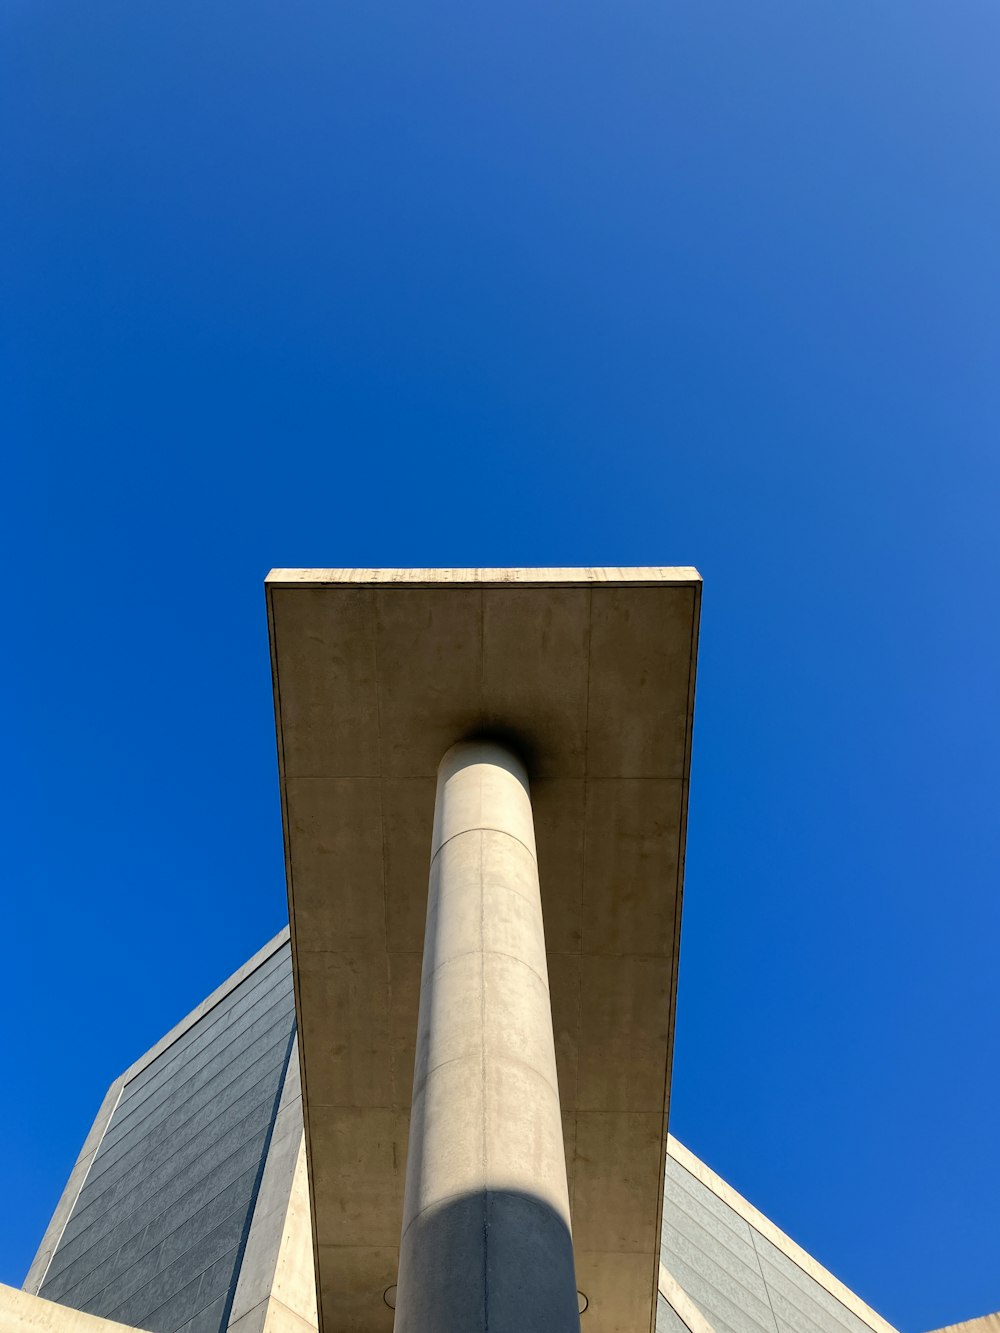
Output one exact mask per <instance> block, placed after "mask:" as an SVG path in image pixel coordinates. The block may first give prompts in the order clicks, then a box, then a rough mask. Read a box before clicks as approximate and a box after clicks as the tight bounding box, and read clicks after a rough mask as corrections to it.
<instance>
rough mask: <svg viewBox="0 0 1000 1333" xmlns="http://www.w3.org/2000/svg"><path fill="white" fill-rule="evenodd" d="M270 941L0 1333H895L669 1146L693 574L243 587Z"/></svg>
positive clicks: (514, 573)
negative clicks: (276, 920) (265, 700)
mask: <svg viewBox="0 0 1000 1333" xmlns="http://www.w3.org/2000/svg"><path fill="white" fill-rule="evenodd" d="M267 602H268V619H269V625H270V632H271V654H272V666H273V675H274V692H275V712H276V721H277V739H278V758H279V770H280V783H281V800H282V814H283V826H284V835H285V850H286V869H287V879H288V902H289V920H290V929H289V930H288V931H287V932H285V933H283V934H282V935H280V936H279V937H278V938H277V939H275V940H273V941H271V943H270V944H269V945H267V946H266V947H265V948H264V949H263V950H262V951H261V952H260V953H259V954H258V955H256V956H255V958H253V959H251V960H250V962H249V963H247V964H246V966H245V967H244V968H242V969H241V970H240V971H239V972H238V973H237V974H236V975H235V976H234V977H232V978H230V979H229V981H228V982H226V983H225V984H224V985H223V986H222V987H220V988H219V990H218V991H216V992H215V993H214V994H213V995H211V996H210V997H209V998H208V999H207V1000H206V1001H205V1002H204V1003H203V1004H202V1005H201V1006H199V1008H198V1009H197V1010H195V1011H194V1013H192V1014H191V1015H189V1016H188V1018H187V1019H185V1020H184V1021H183V1022H182V1023H180V1024H179V1025H178V1026H177V1027H176V1028H175V1029H174V1030H173V1031H172V1032H171V1033H169V1034H168V1035H167V1036H166V1037H164V1038H163V1039H162V1040H161V1041H160V1042H158V1043H157V1045H156V1046H154V1047H153V1048H152V1050H151V1051H150V1052H148V1054H147V1055H145V1056H143V1057H142V1058H141V1059H140V1060H138V1061H137V1062H136V1064H134V1065H133V1066H132V1067H131V1068H130V1069H129V1070H127V1071H126V1073H125V1074H123V1075H122V1076H121V1077H120V1078H119V1079H117V1080H116V1081H115V1083H113V1084H112V1086H111V1088H110V1089H109V1091H108V1094H107V1097H106V1098H105V1101H104V1103H103V1105H102V1107H101V1109H100V1111H99V1113H98V1117H97V1119H96V1121H95V1123H94V1126H93V1128H92V1129H91V1131H90V1134H89V1135H88V1137H87V1139H86V1141H85V1143H84V1146H83V1149H82V1150H81V1153H80V1157H79V1159H78V1161H77V1164H76V1166H75V1167H74V1169H73V1172H72V1174H71V1176H70V1179H69V1182H68V1184H67V1186H66V1190H65V1192H64V1195H63V1198H62V1199H61V1201H60V1203H59V1206H58V1208H57V1210H56V1213H55V1214H54V1216H53V1218H52V1222H51V1224H50V1226H49V1228H48V1231H47V1233H46V1235H45V1237H44V1238H43V1240H42V1244H41V1246H40V1248H39V1251H38V1255H37V1257H36V1259H35V1262H34V1263H33V1265H32V1268H31V1271H30V1273H29V1274H28V1278H27V1280H26V1282H25V1287H24V1291H23V1292H20V1293H18V1292H13V1291H11V1290H10V1289H3V1290H2V1291H0V1333H3V1331H4V1330H5V1329H7V1328H10V1329H25V1330H26V1329H29V1328H31V1329H37V1330H42V1329H52V1330H53V1331H55V1330H65V1331H66V1333H101V1330H104V1331H105V1333H113V1330H114V1329H115V1328H119V1327H123V1326H124V1327H128V1328H140V1329H147V1330H150V1333H225V1331H226V1330H229V1329H234V1330H235V1329H238V1330H240V1331H241V1333H314V1331H315V1330H322V1333H376V1331H384V1333H389V1330H395V1333H451V1331H454V1333H476V1331H480V1330H481V1331H482V1333H486V1330H487V1329H488V1330H490V1333H508V1331H509V1333H536V1331H537V1333H541V1331H542V1330H545V1333H559V1331H560V1330H567V1331H574V1333H575V1330H578V1329H580V1328H582V1329H583V1330H584V1333H650V1331H651V1330H652V1329H654V1328H655V1329H657V1330H660V1331H661V1333H667V1331H669V1333H682V1331H683V1330H687V1333H713V1331H714V1333H863V1331H864V1330H865V1329H869V1330H873V1331H874V1333H892V1331H891V1328H890V1326H889V1325H888V1324H887V1323H886V1322H885V1321H884V1320H882V1319H880V1317H879V1316H878V1315H876V1314H875V1313H874V1312H873V1311H872V1310H870V1309H869V1308H868V1307H867V1306H866V1305H864V1303H863V1302H862V1301H860V1300H859V1299H858V1298H857V1297H856V1296H854V1295H853V1294H852V1293H851V1292H850V1291H849V1290H848V1289H847V1288H846V1287H844V1286H843V1285H842V1284H840V1283H839V1282H838V1281H837V1280H836V1279H834V1278H833V1277H832V1276H831V1275H830V1274H829V1273H827V1272H826V1270H825V1269H823V1268H822V1267H821V1266H820V1265H819V1264H817V1263H816V1262H815V1261H814V1260H813V1259H811V1258H810V1257H809V1256H808V1255H806V1254H804V1253H803V1252H802V1251H801V1250H800V1249H799V1248H798V1247H797V1246H795V1245H794V1243H793V1242H792V1241H790V1240H789V1239H788V1238H787V1236H785V1235H784V1234H783V1233H782V1232H781V1231H779V1230H778V1229H777V1228H776V1227H775V1226H773V1224H772V1223H770V1222H769V1221H767V1219H766V1218H764V1217H762V1216H761V1215H760V1214H759V1213H757V1212H756V1211H755V1210H754V1209H753V1208H752V1207H751V1206H750V1205H749V1204H748V1203H747V1202H746V1201H745V1200H743V1199H741V1198H740V1197H739V1196H738V1195H737V1194H736V1193H735V1192H734V1191H732V1190H731V1189H729V1187H728V1186H727V1185H725V1183H724V1182H723V1181H721V1180H720V1179H719V1178H718V1177H717V1176H715V1175H714V1174H713V1173H712V1172H711V1171H710V1170H709V1169H708V1168H707V1167H706V1166H705V1165H704V1164H703V1163H701V1162H699V1161H698V1160H697V1159H696V1158H694V1157H693V1156H692V1155H691V1154H690V1153H689V1152H687V1151H686V1150H685V1149H684V1148H683V1147H682V1146H681V1145H680V1144H678V1143H676V1141H674V1140H673V1139H672V1138H671V1137H670V1136H669V1134H668V1131H667V1119H668V1111H669V1093H670V1067H671V1052H672V1046H673V1031H674V1007H675V998H676V984H677V954H678V941H679V931H680V909H681V891H682V880H683V865H684V831H685V822H686V811H687V797H688V774H689V766H690V753H691V734H692V716H693V702H694V669H695V657H696V648H697V635H698V612H699V605H700V579H699V577H698V575H697V572H696V571H695V570H692V569H660V568H658V569H642V570H621V569H586V570H565V569H552V570H531V571H527V570H389V571H385V570H292V571H288V570H285V571H275V572H273V573H272V574H271V575H270V576H269V578H268V580H267Z"/></svg>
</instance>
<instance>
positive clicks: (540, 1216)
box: [395, 1190, 580, 1333]
mask: <svg viewBox="0 0 1000 1333" xmlns="http://www.w3.org/2000/svg"><path fill="white" fill-rule="evenodd" d="M405 1245H406V1261H407V1263H409V1264H410V1265H411V1266H412V1269H413V1271H414V1272H415V1273H418V1274H419V1280H417V1281H410V1282H409V1283H407V1286H406V1292H405V1296H404V1292H403V1283H402V1282H400V1286H399V1289H398V1291H397V1305H396V1320H395V1331H396V1333H426V1330H429V1329H436V1330H438V1331H439V1333H481V1331H484V1330H487V1329H488V1330H489V1333H521V1331H522V1330H525V1329H539V1330H541V1329H550V1330H551V1331H552V1333H572V1331H573V1330H577V1329H579V1328H580V1317H579V1314H578V1312H577V1296H576V1289H575V1287H574V1286H572V1284H570V1285H568V1286H567V1284H566V1282H565V1281H564V1280H563V1275H564V1274H565V1273H566V1272H567V1271H568V1272H570V1273H572V1271H573V1241H572V1238H571V1236H570V1233H569V1228H568V1227H567V1225H566V1222H565V1220H564V1219H563V1218H562V1217H561V1216H560V1214H559V1213H558V1212H556V1210H555V1209H554V1208H552V1206H551V1205H550V1204H548V1203H547V1202H546V1201H545V1200H544V1199H540V1198H538V1197H537V1196H536V1195H532V1194H529V1193H526V1192H521V1191H519V1190H488V1191H476V1192H475V1193H472V1194H469V1195H463V1196H460V1197H458V1198H455V1199H450V1200H448V1201H447V1202H445V1203H441V1204H438V1205H436V1206H433V1207H431V1208H428V1209H425V1210H424V1212H422V1213H421V1214H420V1215H419V1217H417V1218H416V1219H414V1221H413V1222H412V1223H411V1224H410V1226H409V1228H408V1230H407V1233H406V1242H405ZM400 1277H401V1278H402V1277H403V1273H402V1272H401V1273H400Z"/></svg>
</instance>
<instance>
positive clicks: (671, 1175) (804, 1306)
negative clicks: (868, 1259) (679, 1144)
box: [656, 1157, 871, 1333]
mask: <svg viewBox="0 0 1000 1333" xmlns="http://www.w3.org/2000/svg"><path fill="white" fill-rule="evenodd" d="M660 1259H661V1262H662V1264H663V1267H664V1268H665V1269H666V1270H667V1271H668V1272H669V1273H670V1274H671V1275H672V1276H673V1277H674V1278H675V1279H676V1280H677V1282H678V1283H679V1284H680V1285H681V1287H683V1289H684V1291H685V1292H686V1293H687V1295H688V1296H689V1297H690V1298H691V1300H692V1301H693V1302H694V1304H695V1305H696V1306H697V1307H698V1309H699V1310H700V1311H701V1313H702V1314H703V1315H704V1316H705V1318H706V1319H707V1320H708V1322H709V1324H710V1325H711V1326H712V1328H713V1329H714V1330H715V1333H871V1326H870V1325H869V1324H866V1323H865V1322H864V1321H863V1320H862V1319H860V1318H859V1317H858V1316H857V1315H856V1314H854V1312H853V1311H851V1310H848V1309H847V1307H846V1306H845V1305H843V1304H842V1303H841V1302H840V1301H839V1300H838V1299H837V1298H836V1296H834V1295H832V1294H831V1292H829V1291H828V1290H827V1289H826V1288H825V1287H824V1286H822V1285H821V1284H820V1283H819V1282H817V1281H816V1279H815V1278H814V1277H812V1276H811V1275H810V1274H809V1273H807V1272H805V1271H804V1270H803V1269H802V1268H801V1267H800V1266H799V1265H798V1264H797V1263H796V1262H795V1260H794V1259H791V1258H789V1256H788V1255H787V1254H784V1253H783V1252H782V1251H781V1250H779V1249H778V1248H777V1247H776V1246H775V1245H773V1244H772V1242H771V1241H769V1240H768V1239H767V1238H766V1237H765V1236H763V1235H761V1233H760V1232H759V1231H758V1230H757V1229H756V1228H755V1227H753V1226H751V1225H750V1223H749V1222H747V1221H746V1220H745V1219H744V1218H742V1217H740V1216H739V1215H738V1214H737V1213H736V1212H734V1210H733V1209H732V1208H731V1207H730V1206H729V1205H728V1204H727V1203H726V1202H725V1201H724V1200H722V1199H720V1198H719V1197H718V1196H717V1195H716V1194H714V1193H713V1192H712V1191H711V1190H710V1189H709V1188H708V1187H707V1186H706V1185H704V1184H703V1183H702V1182H701V1181H700V1180H698V1179H697V1178H696V1177H695V1176H693V1175H692V1174H691V1172H690V1171H688V1170H686V1169H685V1167H683V1166H682V1165H681V1164H680V1162H677V1161H675V1160H674V1159H673V1158H672V1157H668V1158H667V1172H666V1181H665V1190H664V1197H663V1232H662V1240H661V1249H660ZM656 1327H657V1333H682V1330H683V1329H684V1324H683V1322H682V1321H681V1320H680V1319H679V1318H678V1316H677V1315H676V1314H675V1313H674V1311H673V1310H672V1309H671V1308H670V1306H669V1305H668V1304H667V1302H666V1301H665V1300H664V1299H663V1298H662V1297H661V1298H660V1301H659V1304H658V1307H657V1317H656Z"/></svg>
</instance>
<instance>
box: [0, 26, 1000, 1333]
mask: <svg viewBox="0 0 1000 1333" xmlns="http://www.w3.org/2000/svg"><path fill="white" fill-rule="evenodd" d="M998 43H1000V10H998V9H997V7H996V5H995V4H994V3H993V0H978V2H973V0H954V2H953V3H949V4H944V3H940V0H938V2H936V3H927V2H926V0H883V2H882V3H878V4H872V3H870V0H865V2H864V3H862V2H860V0H836V2H835V3H834V2H832V0H831V2H829V3H828V2H827V0H815V3H808V4H803V3H800V2H796V3H792V0H781V2H779V0H760V2H759V3H757V4H753V5H747V4H737V3H724V2H713V0H697V2H696V0H665V2H661V3H645V2H642V0H624V2H623V3H618V4H595V3H592V0H578V2H577V3H573V4H568V3H561V4H556V3H544V2H543V3H539V2H538V0H531V3H528V2H527V0H508V3H506V4H504V5H494V6H485V5H479V4H475V3H471V4H470V3H469V2H468V0H462V3H458V2H457V0H456V2H455V3H449V0H420V3H416V0H412V2H411V0H395V3H392V4H385V3H378V0H375V2H374V3H370V4H364V5H362V4H352V3H347V4H331V3H329V2H328V0H323V2H322V3H321V2H320V0H281V3H278V0H241V2H240V3H238V4H237V3H235V2H233V0H230V2H226V0H197V3H195V0H173V3H170V4H165V3H157V2H155V0H153V2H152V3H143V4H136V3H135V0H94V2H93V3H89V4H85V5H81V4H79V3H78V2H77V0H7V3H5V4H4V5H3V7H2V9H0V47H2V52H3V54H2V57H0V60H2V69H0V74H2V77H0V101H2V114H0V125H2V145H0V148H2V154H3V156H2V162H3V169H2V175H3V180H4V186H3V208H2V216H0V283H2V286H0V332H2V338H3V347H2V366H3V372H2V375H3V387H2V390H0V393H2V403H0V410H2V436H3V439H4V440H5V442H6V448H5V462H4V465H3V476H4V485H3V487H2V488H0V506H2V511H0V520H2V521H0V543H2V557H3V565H4V569H5V577H6V583H5V587H6V594H5V603H6V608H7V609H6V614H5V618H4V621H5V631H6V632H5V640H6V642H5V647H4V651H3V654H2V657H0V675H2V687H3V695H4V698H5V700H6V707H5V708H4V710H3V720H2V732H3V751H4V754H5V757H6V761H5V764H4V769H3V776H2V778H0V782H2V785H3V792H2V799H0V809H2V820H3V850H2V856H3V872H4V879H5V881H6V898H5V903H6V905H5V909H4V918H3V919H4V926H5V932H6V937H7V950H6V954H5V962H4V967H3V969H2V972H0V1006H2V1008H0V1012H2V1015H3V1021H2V1028H0V1041H2V1049H0V1059H2V1067H3V1068H4V1070H5V1071H6V1074H7V1078H8V1080H9V1087H10V1088H11V1090H12V1091H11V1092H10V1093H9V1094H8V1095H7V1096H6V1097H4V1098H3V1099H2V1100H0V1117H2V1122H0V1144H2V1145H3V1150H2V1154H0V1197H2V1198H4V1199H5V1200H6V1201H7V1204H6V1206H5V1207H4V1208H3V1209H2V1210H0V1280H3V1281H7V1282H11V1283H14V1284H19V1283H20V1281H21V1280H22V1278H23V1275H24V1271H25V1269H26V1268H27V1265H28V1262H29V1261H30V1257H31V1255H32V1253H33V1250H34V1247H35V1245H36V1243H37V1241H38V1239H39V1238H40V1236H41V1233H42V1230H43V1228H44V1224H45V1221H46V1219H47V1217H48V1215H49V1213H50V1212H51V1209H52V1207H53V1205H54V1203H55V1201H56V1198H57V1197H58V1194H59V1192H60V1189H61V1186H62V1183H63V1181H64V1180H65V1177H66V1174H67V1173H68V1170H69V1167H70V1165H71V1164H72V1161H73V1159H74V1157H75V1155H76V1152H77V1150H78V1147H79V1144H80V1141H81V1140H82V1137H83V1134H84V1132H85V1130H86V1128H87V1126H88V1125H89V1122H90V1120H91V1118H92V1116H93V1114H94V1112H95V1111H96V1108H97V1105H98V1103H99V1101H100V1098H101V1095H102V1093H103V1089H104V1088H105V1087H106V1085H107V1084H108V1083H109V1082H110V1080H111V1079H112V1078H113V1077H114V1076H115V1075H116V1074H117V1073H118V1072H119V1071H120V1070H121V1069H122V1068H123V1067H124V1066H125V1065H127V1064H128V1063H130V1062H131V1061H132V1060H133V1059H134V1058H135V1057H136V1056H137V1055H138V1054H139V1053H141V1052H142V1051H143V1050H144V1049H146V1047H148V1046H149V1045H150V1044H151V1042H152V1041H153V1040H154V1039H155V1038H156V1037H158V1036H159V1035H160V1034H161V1033H162V1032H163V1031H164V1030H165V1029H166V1028H167V1027H168V1026H169V1025H171V1024H172V1023H173V1022H174V1021H176V1020H177V1019H178V1018H179V1017H180V1016H181V1015H182V1014H183V1013H184V1012H186V1011H187V1010H188V1009H189V1008H191V1007H192V1006H193V1004H194V1003H196V1002H197V1001H198V1000H199V999H201V998H202V996H203V995H204V994H205V993H207V991H208V990H209V989H211V988H212V987H213V986H214V985H216V984H217V983H218V982H219V981H220V980H221V979H222V978H223V977H224V976H225V975H227V974H228V972H230V971H231V970H233V969H234V968H235V967H236V966H237V965H238V964H239V963H241V962H242V961H243V960H244V958H245V957H247V956H248V955H249V954H250V953H251V952H252V951H253V950H254V949H256V948H257V947H258V946H259V945H260V944H261V943H262V942H263V941H264V940H266V939H267V938H268V937H269V936H270V935H272V934H273V933H275V932H276V931H277V930H278V929H279V928H280V926H281V925H282V924H283V919H284V912H285V906H284V886H283V873H282V858H281V837H280V824H279V809H278V793H277V777H276V765H275V754H274V743H273V723H272V711H271V698H270V688H269V664H268V656H267V641H266V628H265V618H264V601H263V593H262V586H261V585H262V580H263V577H264V574H265V573H266V571H267V569H268V568H269V567H271V566H282V565H285V566H288V565H323V566H336V565H396V564H399V565H438V564H440V565H451V564H455V565H490V564H499V565H506V564H525V565H529V564H589V565H599V564H616V565H623V564H645V563H649V564H687V563H691V564H696V565H697V566H698V567H699V568H700V569H701V571H702V573H703V575H704V577H705V599H704V606H703V621H702V640H701V658H700V663H701V664H700V676H699V687H698V701H697V715H696V726H695V750H694V766H693V789H692V805H691V825H690V830H689V855H688V874H687V886H686V906H685V923H684V935H683V946H682V962H681V981H680V999H679V1016H678V1036H677V1051H676V1062H675V1071H674V1103H673V1119H672V1127H673V1129H674V1132H675V1133H677V1134H678V1136H679V1137H681V1138H682V1139H683V1140H685V1141H686V1142H687V1143H688V1145H689V1146H690V1147H691V1148H693V1149H694V1150H695V1151H696V1152H697V1153H699V1154H700V1155H701V1156H703V1157H704V1158H705V1159H706V1160H707V1161H708V1162H709V1163H710V1164H711V1165H712V1166H713V1167H715V1168H716V1169H717V1170H719V1171H720V1172H721V1173H722V1174H723V1175H724V1176H725V1177H726V1178H727V1179H728V1180H730V1181H731V1182H732V1183H733V1184H734V1185H735V1186H736V1187H737V1188H739V1189H740V1190H741V1191H742V1192H744V1193H745V1194H747V1195H748V1196H749V1197H750V1199H751V1200H752V1201H753V1202H754V1203H755V1204H756V1205H757V1206H758V1207H759V1208H761V1209H762V1210H763V1211H764V1212H765V1213H767V1214H769V1215H770V1216H771V1217H772V1218H773V1219H774V1220H775V1221H776V1222H777V1223H778V1224H779V1225H781V1226H782V1227H784V1228H785V1229H786V1230H787V1231H789V1232H790V1234H791V1235H792V1236H793V1237H794V1238H795V1239H797V1240H798V1241H799V1242H800V1243H801V1244H803V1245H804V1246H805V1247H806V1248H807V1249H809V1250H810V1251H812V1252H813V1253H815V1255H816V1256H817V1257H818V1258H819V1259H820V1260H821V1261H823V1262H824V1263H825V1264H827V1265H828V1266H829V1267H830V1268H831V1269H832V1270H833V1271H834V1272H835V1273H836V1274H837V1275H838V1276H840V1277H841V1278H842V1279H843V1280H844V1281H846V1282H847V1283H848V1284H849V1285H850V1286H852V1287H854V1288H855V1289H856V1290H857V1291H858V1292H859V1293H860V1294H861V1295H862V1296H863V1297H864V1298H865V1299H867V1300H868V1301H869V1302H871V1303H872V1304H873V1305H874V1306H875V1307H876V1308H877V1309H878V1310H879V1311H880V1312H881V1313H883V1314H884V1315H885V1316H886V1317H887V1318H888V1319H889V1320H891V1321H892V1322H894V1323H896V1324H897V1325H898V1326H899V1327H900V1328H901V1329H903V1330H904V1333H921V1331H922V1330H927V1329H931V1328H934V1327H936V1326H938V1325H941V1324H944V1323H947V1322H951V1321H953V1320H959V1319H964V1318H968V1317H971V1316H974V1315H978V1314H981V1313H984V1312H986V1311H987V1310H994V1309H996V1308H998V1307H1000V1276H998V1270H997V1264H996V1256H997V1249H998V1239H1000V1238H998V1230H1000V1227H998V1222H997V1213H996V1199H997V1197H998V1196H1000V1145H998V1141H997V1134H996V1123H997V1117H996V1106H997V1101H998V1093H1000V1075H998V1073H997V1070H998V1058H997V1057H998V1038H1000V967H998V965H997V940H998V930H1000V898H998V892H997V883H998V863H1000V856H998V852H1000V846H998V843H1000V839H998V834H997V816H996V801H997V791H998V762H1000V761H998V756H1000V721H998V710H997V701H996V696H997V688H996V683H997V679H998V666H1000V661H998V659H1000V633H998V622H997V586H998V576H1000V541H998V536H997V529H998V523H997V507H998V506H997V497H998V481H1000V456H998V446H997V427H998V425H1000V376H998V370H1000V366H998V347H1000V340H998V335H1000V245H998V235H1000V152H998V146H997V145H998V135H997V125H998V118H1000V80H998V79H997V77H996V63H997V50H998ZM12 1204H13V1206H12Z"/></svg>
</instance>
